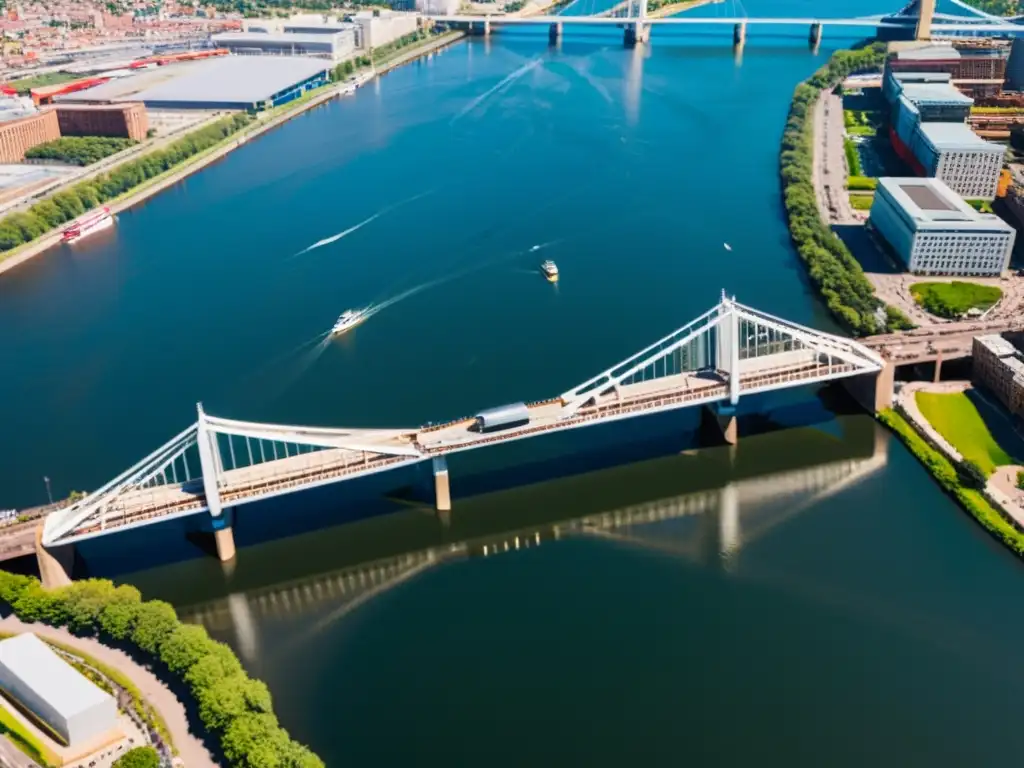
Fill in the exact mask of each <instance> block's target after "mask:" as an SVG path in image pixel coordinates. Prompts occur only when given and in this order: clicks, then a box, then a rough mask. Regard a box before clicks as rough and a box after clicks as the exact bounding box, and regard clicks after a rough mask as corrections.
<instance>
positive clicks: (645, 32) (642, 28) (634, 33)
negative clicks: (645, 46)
mask: <svg viewBox="0 0 1024 768" xmlns="http://www.w3.org/2000/svg"><path fill="white" fill-rule="evenodd" d="M650 40H651V26H650V25H649V24H644V23H643V22H642V21H634V22H631V23H629V24H626V28H625V29H624V30H623V32H622V43H623V45H625V46H626V47H627V48H634V47H635V46H636V45H637V44H638V43H648V42H650Z"/></svg>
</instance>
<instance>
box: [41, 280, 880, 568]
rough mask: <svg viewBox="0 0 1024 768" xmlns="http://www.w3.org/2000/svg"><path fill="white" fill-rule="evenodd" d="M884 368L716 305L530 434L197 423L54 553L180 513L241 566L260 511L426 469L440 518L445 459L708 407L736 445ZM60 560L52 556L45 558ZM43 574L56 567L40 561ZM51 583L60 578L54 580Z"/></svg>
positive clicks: (820, 336) (62, 534) (66, 534)
mask: <svg viewBox="0 0 1024 768" xmlns="http://www.w3.org/2000/svg"><path fill="white" fill-rule="evenodd" d="M884 365H885V363H884V360H883V359H882V358H881V357H880V356H879V355H878V354H876V353H875V352H874V351H872V350H871V349H869V348H868V347H866V346H864V345H863V344H861V343H859V342H857V341H855V340H853V339H848V338H843V337H840V336H835V335H833V334H828V333H823V332H821V331H816V330H813V329H811V328H807V327H804V326H801V325H797V324H795V323H791V322H789V321H786V320H782V319H780V318H777V317H774V316H772V315H769V314H767V313H764V312H760V311H758V310H755V309H752V308H750V307H747V306H744V305H742V304H739V303H738V302H736V301H735V300H734V299H732V298H728V297H726V296H725V295H724V294H723V295H722V300H721V302H720V303H719V304H717V305H716V306H714V307H712V308H711V309H710V310H708V311H707V312H705V313H704V314H702V315H701V316H700V317H698V318H697V319H695V320H693V321H692V322H690V323H688V324H686V325H684V326H683V327H682V328H679V329H677V330H675V331H673V332H672V333H670V334H668V335H667V336H665V337H664V338H662V339H660V340H658V341H656V342H655V343H654V344H652V345H650V346H648V347H647V348H645V349H643V350H641V351H640V352H638V353H637V354H635V355H633V356H631V357H629V358H627V359H626V360H623V361H622V362H620V363H617V364H616V365H614V366H612V367H610V368H608V369H607V370H605V371H603V372H601V373H599V374H598V375H597V376H594V377H592V378H590V379H588V380H587V381H585V382H583V383H582V384H580V385H579V386H577V387H574V388H572V389H570V390H568V391H566V392H564V393H562V395H560V396H558V397H555V398H552V399H549V400H544V401H540V402H535V403H532V404H530V405H529V406H528V408H527V418H526V421H525V422H524V423H522V424H518V425H515V426H510V427H509V428H508V429H504V430H501V431H497V432H488V433H483V432H480V431H479V430H478V427H477V421H476V419H472V418H466V419H458V420H455V421H451V422H447V423H445V424H440V425H431V426H427V427H422V428H419V429H336V428H324V427H300V426H288V425H280V424H259V423H253V422H243V421H235V420H230V419H221V418H217V417H214V416H210V415H208V414H206V413H205V412H204V411H203V409H202V407H200V408H199V409H198V420H197V422H196V423H195V424H193V425H191V426H189V427H188V428H187V429H185V430H183V431H182V432H181V433H179V434H178V435H177V436H175V437H174V438H172V439H171V440H170V441H169V442H168V443H166V444H165V445H163V446H161V447H160V448H158V449H157V450H156V451H154V452H153V453H152V454H150V455H149V456H147V457H146V458H144V459H142V460H141V461H140V462H139V463H137V464H135V465H134V466H132V467H131V468H129V469H128V470H126V471H125V472H123V473H122V474H120V475H119V476H117V477H116V478H114V479H113V480H111V481H110V482H109V483H107V484H106V485H104V486H102V487H101V488H99V489H98V490H97V491H95V492H93V493H91V494H89V495H88V496H86V497H85V498H84V499H81V500H79V501H77V502H75V503H74V504H72V505H71V506H69V507H67V508H66V509H63V510H60V511H58V512H54V513H53V514H51V515H49V516H48V517H47V518H46V522H45V527H44V530H43V538H42V543H43V545H44V546H45V547H48V548H49V547H59V546H61V545H65V544H72V543H74V542H77V541H81V540H84V539H88V538H92V537H96V536H105V535H110V534H112V533H116V532H118V531H121V530H125V529H128V528H135V527H138V526H145V525H150V524H153V523H156V522H159V521H162V520H167V519H170V518H174V517H180V516H183V515H194V514H199V513H203V512H206V513H209V515H210V516H211V518H212V522H213V526H214V529H215V534H216V539H217V543H218V551H219V553H220V556H221V558H222V559H226V560H227V559H231V558H232V557H233V556H234V543H233V539H232V536H231V528H230V520H229V519H228V516H227V515H226V514H225V512H226V510H227V509H228V508H230V507H237V506H241V505H243V504H249V503H253V502H256V501H260V500H263V499H268V498H272V497H275V496H280V495H283V494H289V493H293V492H296V491H302V490H305V489H309V488H314V487H317V486H321V485H325V484H329V483H336V482H340V481H344V480H349V479H352V478H357V477H362V476H366V475H370V474H374V473H377V472H383V471H387V470H391V469H396V468H399V467H403V466H409V465H412V464H416V463H418V462H423V461H426V460H430V461H431V462H432V464H433V469H434V480H435V492H436V496H437V507H438V509H449V508H450V505H451V497H450V490H449V480H448V468H447V464H446V461H445V457H446V456H447V455H448V454H451V453H457V452H461V451H467V450H473V449H476V448H480V447H484V446H487V445H495V444H499V443H507V442H511V441H514V440H522V439H526V438H530V437H535V436H538V435H542V434H547V433H550V432H555V431H562V430H567V429H577V428H580V427H586V426H591V425H594V424H604V423H609V422H613V421H617V420H621V419H629V418H633V417H636V416H644V415H649V414H654V413H660V412H665V411H670V410H675V409H679V408H689V407H693V406H713V407H714V414H715V416H716V418H717V419H718V423H719V426H720V427H721V429H722V432H723V436H724V437H725V439H726V440H727V441H729V442H735V440H736V420H735V405H736V403H737V402H738V401H739V398H740V396H741V395H753V394H759V393H764V392H771V391H774V390H778V389H787V388H791V387H798V386H803V385H806V384H816V383H824V382H828V381H835V380H839V379H844V378H848V377H852V376H861V375H865V374H867V375H869V376H873V375H875V374H877V373H878V372H879V371H881V370H882V369H883V368H884ZM51 559H52V558H51ZM40 563H41V570H43V571H44V575H45V572H47V569H48V568H51V569H56V568H57V567H58V566H59V563H56V562H53V563H51V562H50V560H48V559H47V558H46V556H45V552H43V551H41V552H40ZM53 578H55V579H57V580H58V581H59V580H60V576H59V572H57V571H55V572H54V573H53Z"/></svg>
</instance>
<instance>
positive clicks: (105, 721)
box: [0, 632, 117, 747]
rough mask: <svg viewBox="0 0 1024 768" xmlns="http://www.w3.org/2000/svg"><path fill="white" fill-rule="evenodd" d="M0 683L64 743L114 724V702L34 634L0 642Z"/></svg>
mask: <svg viewBox="0 0 1024 768" xmlns="http://www.w3.org/2000/svg"><path fill="white" fill-rule="evenodd" d="M0 689H2V690H3V692H4V694H6V695H7V696H8V697H9V698H11V699H14V700H15V701H16V702H18V703H19V704H20V705H21V706H22V707H24V708H25V709H27V710H28V711H29V712H31V713H32V714H33V715H35V716H36V717H37V718H39V720H41V721H42V722H44V723H45V724H46V725H47V726H49V727H50V728H51V729H52V730H53V731H54V733H56V734H57V735H58V736H60V737H61V738H62V739H64V741H65V742H66V743H67V744H68V745H69V746H72V747H74V746H79V745H83V744H86V743H88V742H90V741H92V740H93V739H95V738H96V737H97V736H100V735H101V734H104V733H108V732H110V731H113V730H114V729H115V728H116V727H117V703H116V702H115V701H114V698H113V697H112V696H111V695H110V694H109V693H107V692H105V691H103V690H101V689H100V688H98V687H97V686H96V685H95V684H94V683H93V682H92V681H90V680H88V679H87V678H85V677H84V676H83V675H82V674H80V673H79V672H78V670H76V669H75V668H74V667H72V666H71V665H70V664H68V663H67V662H66V661H64V659H62V658H61V657H60V656H58V655H57V654H56V653H54V652H53V650H52V649H51V648H50V646H48V645H47V644H46V643H44V642H43V641H42V640H40V639H39V638H38V637H36V636H35V635H33V634H32V633H31V632H26V633H25V634H22V635H16V636H15V637H11V638H8V639H7V640H4V641H3V642H0Z"/></svg>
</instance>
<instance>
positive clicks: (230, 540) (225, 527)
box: [213, 515, 235, 563]
mask: <svg viewBox="0 0 1024 768" xmlns="http://www.w3.org/2000/svg"><path fill="white" fill-rule="evenodd" d="M213 543H214V544H216V545H217V559H218V560H220V561H221V562H222V563H227V562H230V561H232V560H234V559H235V533H234V531H233V530H232V528H231V521H230V520H229V519H228V516H227V515H221V516H220V517H215V518H213Z"/></svg>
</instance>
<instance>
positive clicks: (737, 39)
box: [732, 21, 747, 48]
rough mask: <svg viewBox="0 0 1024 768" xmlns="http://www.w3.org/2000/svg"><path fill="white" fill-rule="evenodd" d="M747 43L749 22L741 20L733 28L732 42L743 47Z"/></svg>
mask: <svg viewBox="0 0 1024 768" xmlns="http://www.w3.org/2000/svg"><path fill="white" fill-rule="evenodd" d="M746 43H747V22H745V21H741V22H740V23H739V24H736V25H735V26H733V28H732V44H733V45H735V46H738V47H740V48H742V47H743V46H744V45H746Z"/></svg>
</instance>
